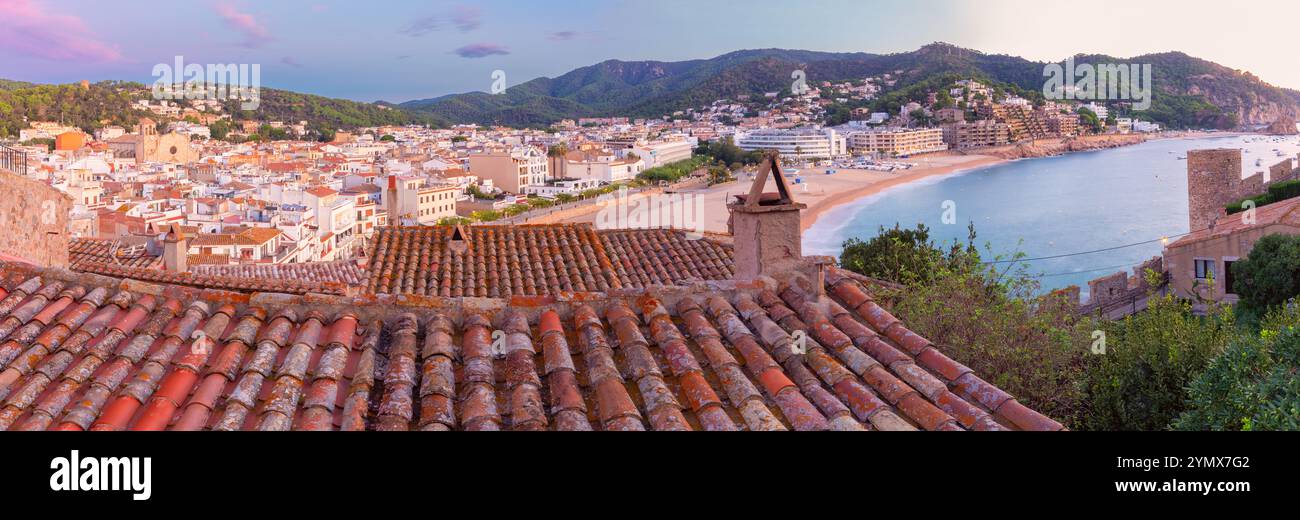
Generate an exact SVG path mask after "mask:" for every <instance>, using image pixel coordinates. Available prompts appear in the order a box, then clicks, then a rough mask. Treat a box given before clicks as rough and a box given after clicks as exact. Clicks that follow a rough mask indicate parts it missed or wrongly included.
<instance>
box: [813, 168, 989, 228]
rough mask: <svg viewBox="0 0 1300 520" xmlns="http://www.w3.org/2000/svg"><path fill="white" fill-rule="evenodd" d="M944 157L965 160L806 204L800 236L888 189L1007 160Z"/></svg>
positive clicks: (884, 180) (913, 171)
mask: <svg viewBox="0 0 1300 520" xmlns="http://www.w3.org/2000/svg"><path fill="white" fill-rule="evenodd" d="M947 157H953V158H965V159H968V160H966V161H959V162H953V163H951V164H944V165H939V166H929V167H920V168H915V169H913V170H908V173H906V174H903V175H899V176H896V177H890V178H886V179H883V180H880V181H878V182H873V183H871V184H864V185H861V186H859V187H856V188H852V189H848V190H844V191H840V192H837V193H835V194H834V195H830V196H828V197H826V198H824V199H821V200H817V201H815V202H812V203H810V204H808V209H807V210H805V211H804V214H803V219H802V220H801V221H800V225H799V231H800V233H803V232H806V231H808V229H809V228H811V227H812V226H813V224H816V223H817V220H818V219H819V218H820V217H821V216H823V215H825V214H826V213H827V212H829V211H831V210H833V209H835V208H837V207H840V206H843V205H845V204H850V203H853V202H855V201H857V200H859V199H862V198H865V197H869V196H871V195H875V194H878V193H880V192H882V191H885V190H887V189H889V188H893V187H896V186H904V185H907V184H910V183H913V182H916V181H919V180H922V179H927V178H930V177H937V176H941V175H952V174H955V173H961V172H964V171H967V170H973V169H977V168H983V167H987V166H993V165H996V164H1001V163H1004V162H1008V161H1009V160H1010V159H1004V158H1001V157H995V156H991V155H949V156H947Z"/></svg>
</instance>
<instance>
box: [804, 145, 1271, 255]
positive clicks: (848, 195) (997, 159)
mask: <svg viewBox="0 0 1300 520" xmlns="http://www.w3.org/2000/svg"><path fill="white" fill-rule="evenodd" d="M1247 134H1248V133H1247V132H1197V131H1177V132H1161V133H1158V134H1154V135H1147V134H1123V135H1112V134H1107V135H1097V136H1085V137H1075V138H1064V139H1061V138H1058V139H1046V140H1038V141H1031V142H1027V143H1019V144H1013V145H1006V146H999V147H991V148H980V149H974V150H970V151H968V152H965V153H963V152H960V151H947V152H939V153H936V154H927V155H919V156H915V157H909V158H906V159H900V160H901V161H909V162H911V161H916V160H925V159H927V158H938V157H945V158H958V157H969V158H971V160H970V161H967V162H964V163H959V164H946V165H941V166H929V167H920V168H917V169H914V170H908V172H909V173H906V174H904V175H900V176H898V177H893V178H887V179H883V180H880V181H877V182H872V183H870V184H865V185H862V186H860V187H856V188H853V189H848V190H845V191H842V192H840V193H836V194H834V195H830V196H828V197H826V198H824V199H821V200H818V201H816V202H813V203H811V204H809V205H808V209H807V210H805V211H804V215H803V219H801V221H800V226H799V232H800V233H801V234H802V233H806V232H807V231H808V230H809V229H810V228H812V227H813V225H815V224H816V223H817V221H818V220H819V219H820V218H821V217H822V216H824V215H825V214H826V213H828V212H830V211H831V210H834V209H836V208H839V207H843V206H845V205H849V204H852V203H854V202H857V201H858V200H861V199H865V198H867V197H870V196H872V195H877V194H879V193H880V192H883V191H885V190H887V189H890V188H895V187H899V186H905V185H907V184H910V183H913V182H916V181H920V180H924V179H928V178H932V177H937V176H941V175H953V174H957V173H964V172H967V171H970V170H975V169H980V168H987V167H991V166H996V165H999V164H1002V163H1007V162H1011V161H1018V160H1021V159H1039V158H1045V157H1055V156H1059V155H1066V154H1071V153H1078V152H1090V151H1097V150H1104V149H1110V148H1121V147H1125V146H1133V145H1138V144H1142V143H1145V142H1147V141H1156V140H1165V139H1202V138H1211V137H1236V136H1240V135H1247Z"/></svg>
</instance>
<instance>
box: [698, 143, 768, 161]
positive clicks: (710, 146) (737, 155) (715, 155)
mask: <svg viewBox="0 0 1300 520" xmlns="http://www.w3.org/2000/svg"><path fill="white" fill-rule="evenodd" d="M695 154H696V155H697V156H698V155H703V156H707V157H709V158H712V159H713V160H714V161H715V162H717V163H719V164H723V165H733V164H740V165H750V164H758V163H759V162H761V161H762V160H763V152H761V151H758V150H752V151H748V152H746V151H744V150H741V149H740V147H739V146H736V143H735V142H733V141H732V139H731V138H730V137H727V138H725V139H716V140H714V141H712V142H709V143H700V145H699V146H698V147H696V148H695Z"/></svg>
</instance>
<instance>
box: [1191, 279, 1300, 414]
mask: <svg viewBox="0 0 1300 520" xmlns="http://www.w3.org/2000/svg"><path fill="white" fill-rule="evenodd" d="M1297 326H1300V308H1297V306H1296V305H1295V303H1294V302H1289V303H1288V304H1287V305H1286V306H1284V307H1278V308H1275V309H1273V310H1272V311H1270V312H1269V314H1268V315H1267V316H1266V317H1265V318H1264V320H1263V326H1262V328H1261V329H1260V332H1259V333H1258V334H1241V335H1239V336H1237V337H1236V338H1235V339H1234V340H1233V341H1232V343H1231V344H1230V345H1229V346H1228V348H1227V350H1225V351H1224V352H1223V355H1221V356H1219V357H1218V358H1216V359H1215V360H1214V361H1213V362H1212V363H1211V364H1210V366H1209V368H1207V369H1206V370H1205V372H1204V373H1202V374H1201V375H1200V377H1198V378H1197V379H1196V380H1195V381H1194V382H1192V384H1191V385H1190V387H1189V388H1188V395H1189V398H1188V403H1187V410H1186V411H1185V412H1183V414H1182V415H1181V416H1180V417H1178V419H1177V420H1176V421H1174V423H1173V427H1174V429H1178V430H1290V431H1294V430H1300V376H1297V373H1300V330H1297Z"/></svg>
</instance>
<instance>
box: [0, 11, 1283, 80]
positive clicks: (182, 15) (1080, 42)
mask: <svg viewBox="0 0 1300 520" xmlns="http://www.w3.org/2000/svg"><path fill="white" fill-rule="evenodd" d="M1216 4H1217V5H1216ZM1298 19H1300V2H1294V1H1292V0H1261V1H1241V2H1235V3H1232V4H1228V5H1224V3H1223V2H1221V1H1220V2H1214V1H1209V0H1181V1H1165V0H1142V1H1132V0H1128V1H1120V0H1090V1H1088V2H1058V1H1052V0H1034V1H1029V0H979V1H976V0H800V1H798V2H791V1H789V0H785V1H766V0H748V1H728V0H713V1H699V0H563V1H556V0H536V1H519V0H515V1H501V0H484V1H475V2H469V1H437V0H434V1H427V0H426V1H396V0H369V1H358V0H338V1H332V0H275V1H265V0H264V1H252V0H173V1H167V2H162V1H155V0H131V1H113V2H107V1H104V0H0V78H4V79H13V80H22V81H31V82H38V83H68V82H75V81H80V80H82V79H88V80H91V81H99V80H105V79H121V80H131V81H138V82H142V83H146V84H151V83H152V82H153V81H154V77H153V76H152V71H153V67H154V65H155V64H159V63H167V64H171V63H173V62H174V61H175V57H176V56H181V57H183V59H184V62H185V63H199V64H208V63H247V64H259V65H260V67H261V83H262V86H266V87H274V88H283V89H289V90H294V91H299V92H306V93H312V94H320V95H325V96H331V97H341V98H348V99H354V100H358V101H377V100H385V101H393V102H401V101H407V100H411V99H422V98H429V97H436V96H441V95H445V94H450V93H457V92H466V91H474V90H482V91H487V90H489V89H490V88H491V87H492V85H493V81H494V78H493V75H492V74H493V71H495V70H501V71H504V72H505V73H506V84H507V85H512V84H517V83H522V82H525V81H528V80H530V79H533V78H536V77H540V76H550V77H554V76H558V75H561V74H563V73H565V72H568V71H569V70H572V69H575V68H578V67H582V66H586V65H591V64H595V63H599V62H601V61H604V60H608V59H621V60H664V61H675V60H685V59H698V58H710V57H713V56H717V55H720V54H724V53H727V52H731V51H735V50H740V49H754V48H769V47H779V48H791V49H806V50H818V51H841V52H872V53H890V52H905V51H910V50H914V49H916V48H918V47H920V46H922V45H925V44H927V43H931V42H936V41H943V42H948V43H952V44H955V45H959V46H961V47H967V48H971V49H975V50H979V51H982V52H987V53H995V54H1011V55H1016V56H1022V57H1025V58H1029V59H1033V60H1041V61H1048V60H1052V61H1059V60H1062V59H1064V58H1065V57H1067V56H1071V55H1074V54H1078V53H1101V54H1108V55H1111V56H1116V57H1121V58H1126V57H1131V56H1136V55H1141V54H1145V53H1151V52H1165V51H1173V50H1176V51H1182V52H1185V53H1187V54H1190V55H1192V56H1196V57H1199V58H1204V59H1208V60H1210V61H1214V62H1217V63H1220V64H1222V65H1225V66H1228V67H1232V68H1235V69H1241V70H1247V71H1250V72H1252V73H1254V74H1256V75H1257V76H1259V77H1260V78H1261V79H1263V80H1264V81H1267V82H1269V83H1272V84H1275V85H1279V86H1283V87H1290V88H1297V89H1300V68H1297V67H1295V66H1293V65H1294V64H1295V63H1296V62H1297V60H1296V57H1295V51H1294V46H1293V41H1292V35H1293V34H1294V30H1293V28H1292V24H1294V23H1295V20H1298Z"/></svg>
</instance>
